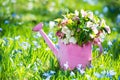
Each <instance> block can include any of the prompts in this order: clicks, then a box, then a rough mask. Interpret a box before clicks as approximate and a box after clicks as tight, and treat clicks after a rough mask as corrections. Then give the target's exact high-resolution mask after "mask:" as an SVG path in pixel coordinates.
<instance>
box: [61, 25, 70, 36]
mask: <svg viewBox="0 0 120 80" xmlns="http://www.w3.org/2000/svg"><path fill="white" fill-rule="evenodd" d="M62 33H64V34H70V30H69V29H68V27H66V26H63V27H62Z"/></svg>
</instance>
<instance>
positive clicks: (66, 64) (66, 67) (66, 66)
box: [63, 61, 69, 69]
mask: <svg viewBox="0 0 120 80" xmlns="http://www.w3.org/2000/svg"><path fill="white" fill-rule="evenodd" d="M63 66H64V67H65V69H68V68H69V65H68V62H67V61H66V63H65V64H64V65H63Z"/></svg>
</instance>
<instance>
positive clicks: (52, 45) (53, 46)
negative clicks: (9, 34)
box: [32, 23, 58, 57]
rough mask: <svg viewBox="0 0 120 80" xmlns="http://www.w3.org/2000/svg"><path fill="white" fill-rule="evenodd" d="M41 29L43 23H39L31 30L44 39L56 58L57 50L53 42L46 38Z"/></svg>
mask: <svg viewBox="0 0 120 80" xmlns="http://www.w3.org/2000/svg"><path fill="white" fill-rule="evenodd" d="M42 27H43V23H39V24H38V25H36V26H35V27H34V28H33V29H32V30H33V31H35V32H39V33H40V34H41V35H42V37H43V38H44V40H45V41H46V43H47V44H48V46H49V47H50V49H51V50H52V51H53V53H54V54H55V56H56V57H58V49H57V48H56V47H55V45H54V44H53V42H52V41H51V40H50V39H49V38H48V36H47V35H46V33H45V32H44V31H43V30H42Z"/></svg>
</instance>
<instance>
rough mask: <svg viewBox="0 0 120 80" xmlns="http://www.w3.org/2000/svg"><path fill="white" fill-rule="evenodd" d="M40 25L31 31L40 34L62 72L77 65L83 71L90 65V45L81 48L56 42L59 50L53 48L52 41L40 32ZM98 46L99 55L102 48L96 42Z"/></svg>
mask: <svg viewBox="0 0 120 80" xmlns="http://www.w3.org/2000/svg"><path fill="white" fill-rule="evenodd" d="M42 26H43V24H42V23H39V24H38V25H37V26H35V27H34V28H33V31H36V32H38V31H39V32H40V34H41V35H42V37H43V38H44V39H45V41H46V43H47V44H48V46H49V47H50V49H51V50H52V51H53V53H54V55H55V56H56V57H57V59H58V61H59V63H60V66H61V68H63V69H64V70H66V69H70V70H73V69H74V68H76V67H77V66H78V65H79V64H81V65H82V68H83V69H85V68H86V67H87V66H89V65H90V64H91V60H92V43H91V42H89V43H87V44H84V45H83V46H82V47H81V46H79V45H77V44H72V43H70V44H67V45H66V44H64V43H63V42H61V40H59V41H58V45H59V48H57V47H55V45H54V44H53V43H52V41H51V40H50V39H49V38H48V36H47V35H46V34H45V32H44V31H43V30H42ZM96 43H98V46H99V48H100V54H101V53H102V46H101V44H100V43H99V42H98V41H97V40H96ZM100 54H99V55H100Z"/></svg>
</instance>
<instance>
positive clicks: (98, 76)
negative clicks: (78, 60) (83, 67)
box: [94, 72, 102, 78]
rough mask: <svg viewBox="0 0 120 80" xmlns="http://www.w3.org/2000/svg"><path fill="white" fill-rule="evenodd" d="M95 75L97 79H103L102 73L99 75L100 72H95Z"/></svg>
mask: <svg viewBox="0 0 120 80" xmlns="http://www.w3.org/2000/svg"><path fill="white" fill-rule="evenodd" d="M94 75H95V76H96V77H97V78H101V77H102V75H101V74H100V73H98V72H95V73H94Z"/></svg>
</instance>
